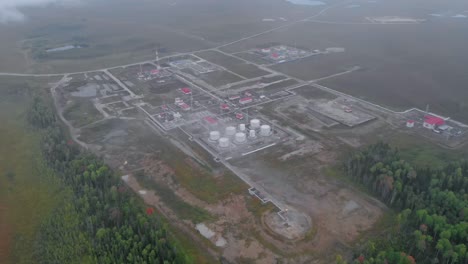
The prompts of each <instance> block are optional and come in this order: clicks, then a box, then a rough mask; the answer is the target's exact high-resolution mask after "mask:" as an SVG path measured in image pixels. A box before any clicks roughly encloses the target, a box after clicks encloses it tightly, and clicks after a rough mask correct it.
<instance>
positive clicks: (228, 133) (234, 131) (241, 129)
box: [209, 119, 272, 148]
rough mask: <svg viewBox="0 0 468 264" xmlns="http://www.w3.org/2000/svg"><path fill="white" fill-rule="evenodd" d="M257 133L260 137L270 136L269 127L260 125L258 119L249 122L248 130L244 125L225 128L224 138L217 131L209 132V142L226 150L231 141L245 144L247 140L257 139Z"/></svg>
mask: <svg viewBox="0 0 468 264" xmlns="http://www.w3.org/2000/svg"><path fill="white" fill-rule="evenodd" d="M257 133H260V136H262V137H269V136H270V135H271V134H272V130H271V126H270V125H262V124H261V122H260V120H259V119H252V120H250V126H249V129H247V127H246V125H245V124H239V126H238V127H237V128H236V127H235V126H227V127H226V128H225V131H224V136H221V132H219V131H211V132H210V136H209V140H210V141H212V142H218V146H219V147H221V148H227V147H229V145H230V142H231V139H233V140H234V143H236V144H242V143H245V142H247V139H254V138H257Z"/></svg>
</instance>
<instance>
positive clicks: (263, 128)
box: [260, 125, 271, 137]
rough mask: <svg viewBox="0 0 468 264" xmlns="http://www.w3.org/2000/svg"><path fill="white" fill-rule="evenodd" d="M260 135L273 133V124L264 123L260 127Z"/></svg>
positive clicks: (266, 135)
mask: <svg viewBox="0 0 468 264" xmlns="http://www.w3.org/2000/svg"><path fill="white" fill-rule="evenodd" d="M260 135H261V136H262V137H268V136H270V135H271V126H269V125H262V126H261V127H260Z"/></svg>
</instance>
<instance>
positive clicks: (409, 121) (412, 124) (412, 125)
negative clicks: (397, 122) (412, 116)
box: [406, 120, 415, 127]
mask: <svg viewBox="0 0 468 264" xmlns="http://www.w3.org/2000/svg"><path fill="white" fill-rule="evenodd" d="M414 123H415V122H414V120H408V121H406V126H407V127H414Z"/></svg>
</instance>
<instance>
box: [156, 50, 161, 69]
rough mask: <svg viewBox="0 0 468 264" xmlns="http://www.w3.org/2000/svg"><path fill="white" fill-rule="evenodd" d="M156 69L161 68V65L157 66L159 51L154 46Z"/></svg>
mask: <svg viewBox="0 0 468 264" xmlns="http://www.w3.org/2000/svg"><path fill="white" fill-rule="evenodd" d="M155 53H156V69H158V70H159V69H161V66H159V51H158V48H156V52H155Z"/></svg>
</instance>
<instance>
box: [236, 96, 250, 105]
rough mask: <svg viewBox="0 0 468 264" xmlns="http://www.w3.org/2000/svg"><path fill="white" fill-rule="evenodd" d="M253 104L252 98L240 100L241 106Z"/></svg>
mask: <svg viewBox="0 0 468 264" xmlns="http://www.w3.org/2000/svg"><path fill="white" fill-rule="evenodd" d="M251 102H253V99H252V97H244V98H241V99H240V100H239V104H248V103H251Z"/></svg>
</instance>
